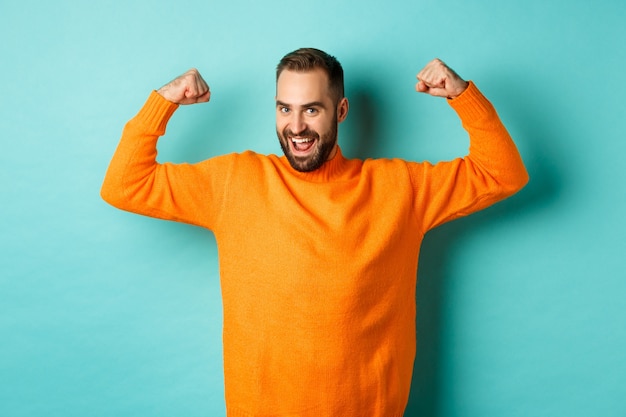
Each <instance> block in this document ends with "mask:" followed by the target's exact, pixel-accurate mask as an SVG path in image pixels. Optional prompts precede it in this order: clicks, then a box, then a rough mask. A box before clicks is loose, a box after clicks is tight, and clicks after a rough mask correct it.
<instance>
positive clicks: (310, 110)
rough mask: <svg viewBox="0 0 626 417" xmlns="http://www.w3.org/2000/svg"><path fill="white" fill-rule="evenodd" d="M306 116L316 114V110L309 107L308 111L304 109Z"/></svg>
mask: <svg viewBox="0 0 626 417" xmlns="http://www.w3.org/2000/svg"><path fill="white" fill-rule="evenodd" d="M306 114H309V115H313V114H317V109H316V108H314V107H309V108H308V109H306Z"/></svg>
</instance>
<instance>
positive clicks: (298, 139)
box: [291, 138, 313, 143]
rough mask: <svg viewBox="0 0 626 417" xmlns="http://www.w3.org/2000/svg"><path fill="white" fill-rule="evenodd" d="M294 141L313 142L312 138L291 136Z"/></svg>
mask: <svg viewBox="0 0 626 417" xmlns="http://www.w3.org/2000/svg"><path fill="white" fill-rule="evenodd" d="M291 140H292V141H293V142H294V143H308V142H313V138H291Z"/></svg>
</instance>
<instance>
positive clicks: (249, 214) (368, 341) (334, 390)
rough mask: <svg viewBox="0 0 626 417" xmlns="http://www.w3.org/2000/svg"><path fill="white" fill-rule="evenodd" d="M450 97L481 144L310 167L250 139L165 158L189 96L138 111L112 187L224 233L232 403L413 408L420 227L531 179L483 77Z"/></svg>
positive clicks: (115, 164)
mask: <svg viewBox="0 0 626 417" xmlns="http://www.w3.org/2000/svg"><path fill="white" fill-rule="evenodd" d="M449 103H450V105H451V106H452V107H453V108H454V109H455V110H456V111H457V113H458V115H459V116H460V118H461V120H462V122H463V126H464V128H465V129H466V130H467V131H468V132H469V134H470V154H469V155H468V156H467V157H465V158H464V159H461V158H459V159H456V160H454V161H451V162H443V163H439V164H436V165H432V164H430V163H413V162H406V161H402V160H399V159H391V160H387V159H385V160H382V159H380V160H366V161H361V160H348V159H345V158H344V157H343V156H342V155H341V152H339V153H338V154H337V155H336V156H335V158H334V159H332V160H331V161H329V162H327V163H325V164H324V165H323V166H322V167H321V168H320V169H319V170H317V171H314V172H310V173H299V172H296V171H294V170H293V169H292V168H291V167H290V166H289V164H288V162H287V161H286V159H285V158H284V157H278V156H275V155H269V156H264V155H258V154H256V153H253V152H244V153H242V154H231V155H225V156H220V157H216V158H212V159H209V160H206V161H203V162H200V163H197V164H178V165H175V164H168V163H166V164H158V163H157V162H156V142H157V139H158V137H159V136H161V135H163V134H164V133H165V126H166V124H167V122H168V120H169V118H170V116H171V115H172V114H173V113H174V111H175V110H176V108H177V106H176V105H174V104H171V103H169V102H167V101H166V100H164V99H163V98H162V97H161V96H159V95H158V94H156V93H155V92H153V93H152V95H151V96H150V97H149V99H148V101H147V102H146V104H145V106H144V107H143V108H142V109H141V111H140V112H139V113H138V115H137V116H136V117H135V118H133V119H132V120H131V121H130V122H129V123H128V124H127V125H126V127H125V129H124V133H123V136H122V139H121V142H120V144H119V147H118V149H117V151H116V153H115V156H114V157H113V160H112V162H111V165H110V167H109V170H108V172H107V175H106V178H105V181H104V185H103V188H102V197H103V198H104V199H105V200H106V201H107V202H109V203H110V204H112V205H114V206H116V207H119V208H121V209H124V210H129V211H132V212H136V213H140V214H144V215H148V216H153V217H158V218H162V219H168V220H175V221H181V222H186V223H191V224H195V225H198V226H203V227H206V228H208V229H211V230H212V231H213V232H214V233H215V237H216V241H217V244H218V251H219V262H220V263H219V264H220V276H221V278H220V280H221V288H222V299H223V308H224V310H223V311H224V324H223V325H224V328H223V343H224V346H223V347H224V372H225V392H226V406H227V410H228V415H229V416H231V417H252V416H265V417H269V416H272V417H280V416H285V417H286V416H289V417H293V416H299V417H325V416H328V417H330V416H332V417H340V416H346V417H347V416H349V417H357V416H363V417H364V416H367V417H377V416H381V417H382V416H385V417H394V416H401V415H402V413H403V411H404V408H405V406H406V403H407V399H408V396H409V388H410V383H411V373H412V369H413V360H414V356H415V345H416V343H415V286H416V273H417V261H418V252H419V248H420V244H421V242H422V238H423V237H424V234H425V233H426V232H427V231H428V230H429V229H431V228H433V227H435V226H437V225H439V224H441V223H443V222H446V221H449V220H452V219H454V218H457V217H460V216H464V215H467V214H469V213H471V212H474V211H477V210H480V209H482V208H484V207H486V206H488V205H490V204H492V203H494V202H496V201H498V200H501V199H503V198H505V197H507V196H509V195H511V194H513V193H514V192H516V191H517V190H519V189H520V188H521V187H522V186H523V185H524V184H525V183H526V181H527V178H528V177H527V174H526V170H525V168H524V166H523V164H522V161H521V159H520V156H519V154H518V152H517V150H516V148H515V145H514V144H513V142H512V141H511V138H510V137H509V135H508V133H507V132H506V130H505V128H504V127H503V125H502V124H501V123H500V120H499V118H498V116H497V115H496V112H495V110H494V109H493V107H492V106H491V104H490V103H489V102H488V101H487V99H485V98H484V97H483V96H482V95H481V93H480V92H479V91H478V89H476V87H475V86H474V85H473V84H470V87H469V88H468V89H467V90H466V91H465V92H464V93H463V94H462V95H461V96H459V97H457V98H456V99H454V100H450V101H449Z"/></svg>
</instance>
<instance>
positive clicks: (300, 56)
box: [276, 48, 344, 102]
mask: <svg viewBox="0 0 626 417" xmlns="http://www.w3.org/2000/svg"><path fill="white" fill-rule="evenodd" d="M316 68H320V69H322V70H323V71H324V72H325V73H326V75H328V83H329V89H330V92H331V94H333V95H334V96H335V99H336V102H339V100H341V99H342V98H343V97H344V87H343V68H342V67H341V64H340V63H339V61H338V60H337V58H335V57H334V56H332V55H329V54H327V53H326V52H324V51H321V50H319V49H315V48H300V49H298V50H295V51H293V52H290V53H288V54H287V55H285V56H284V57H283V58H282V59H281V60H280V62H279V63H278V66H277V67H276V81H278V77H279V76H280V74H281V72H283V70H290V71H296V72H306V71H311V70H314V69H316Z"/></svg>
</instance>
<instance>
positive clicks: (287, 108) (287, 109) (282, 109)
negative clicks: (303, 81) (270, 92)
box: [278, 106, 289, 114]
mask: <svg viewBox="0 0 626 417" xmlns="http://www.w3.org/2000/svg"><path fill="white" fill-rule="evenodd" d="M278 111H279V112H281V113H285V114H286V113H289V107H285V106H280V107H278Z"/></svg>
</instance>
